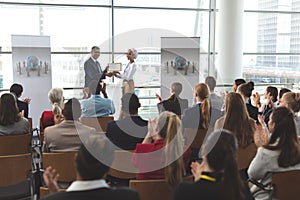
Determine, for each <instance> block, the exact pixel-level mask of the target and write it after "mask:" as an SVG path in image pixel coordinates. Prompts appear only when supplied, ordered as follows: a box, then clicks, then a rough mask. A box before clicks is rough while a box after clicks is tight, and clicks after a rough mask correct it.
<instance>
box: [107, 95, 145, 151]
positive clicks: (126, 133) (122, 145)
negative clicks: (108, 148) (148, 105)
mask: <svg viewBox="0 0 300 200" xmlns="http://www.w3.org/2000/svg"><path fill="white" fill-rule="evenodd" d="M121 102H122V108H121V109H122V112H123V113H124V115H125V118H123V119H121V120H117V121H111V122H109V123H108V124H107V128H106V136H107V137H108V138H109V140H110V141H111V142H112V143H114V144H115V145H116V148H117V149H125V150H133V149H135V146H136V144H137V143H141V142H142V141H143V139H144V138H145V136H146V134H147V131H148V126H147V125H148V121H146V120H143V119H142V118H141V117H140V116H138V108H139V107H140V106H141V104H140V102H139V99H138V97H137V96H136V95H135V94H133V93H126V94H124V95H123V97H122V99H121Z"/></svg>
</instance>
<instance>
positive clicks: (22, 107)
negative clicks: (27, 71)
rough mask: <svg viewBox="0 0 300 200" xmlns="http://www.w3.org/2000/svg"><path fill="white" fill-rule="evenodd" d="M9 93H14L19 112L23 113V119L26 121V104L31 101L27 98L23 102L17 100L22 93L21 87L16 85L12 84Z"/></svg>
mask: <svg viewBox="0 0 300 200" xmlns="http://www.w3.org/2000/svg"><path fill="white" fill-rule="evenodd" d="M9 92H11V93H14V94H15V95H16V99H17V105H18V108H19V112H22V111H23V112H24V117H25V118H27V119H28V110H29V109H28V104H29V103H30V101H31V99H30V98H28V97H27V98H25V99H24V100H23V101H20V100H19V98H20V97H21V96H22V93H23V86H22V85H20V84H18V83H14V84H12V86H11V87H10V89H9Z"/></svg>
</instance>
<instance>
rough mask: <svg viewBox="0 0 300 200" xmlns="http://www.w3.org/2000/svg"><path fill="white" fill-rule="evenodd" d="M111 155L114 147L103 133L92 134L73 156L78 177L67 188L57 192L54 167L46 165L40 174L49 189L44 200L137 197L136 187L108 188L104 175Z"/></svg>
mask: <svg viewBox="0 0 300 200" xmlns="http://www.w3.org/2000/svg"><path fill="white" fill-rule="evenodd" d="M113 159H114V148H113V145H112V144H111V143H110V142H109V140H108V139H107V138H106V137H105V136H103V135H91V136H89V137H88V138H87V139H86V140H84V141H83V144H82V145H81V146H80V149H79V151H78V153H77V155H76V156H75V159H74V160H75V162H76V165H75V166H76V173H77V178H76V181H74V182H73V183H72V184H71V185H70V187H68V189H67V191H66V192H58V189H59V188H58V186H57V182H56V180H57V178H58V175H57V174H56V173H55V169H52V168H51V167H47V168H46V170H45V172H44V174H43V178H44V181H45V183H46V185H47V186H48V188H49V190H50V192H52V193H54V194H52V195H48V196H46V197H44V198H42V199H43V200H54V199H55V200H66V199H72V200H87V199H88V200H96V199H102V200H119V199H123V200H138V199H139V195H138V193H137V192H136V191H133V190H131V189H129V188H111V187H109V185H108V184H107V183H106V182H105V180H104V178H105V176H106V174H107V172H108V170H109V166H111V164H112V161H113Z"/></svg>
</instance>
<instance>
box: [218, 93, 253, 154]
mask: <svg viewBox="0 0 300 200" xmlns="http://www.w3.org/2000/svg"><path fill="white" fill-rule="evenodd" d="M221 128H224V129H227V130H230V131H231V132H233V133H234V135H235V136H236V138H237V141H238V145H239V147H240V148H246V147H247V146H248V145H250V144H252V143H253V135H254V132H255V130H256V124H255V121H254V120H253V119H251V118H250V117H249V114H248V112H247V108H246V105H245V102H244V100H243V98H242V96H241V95H240V94H238V93H235V92H231V93H229V94H227V96H226V101H225V115H224V116H223V117H221V118H220V119H218V120H217V121H216V124H215V130H217V129H221Z"/></svg>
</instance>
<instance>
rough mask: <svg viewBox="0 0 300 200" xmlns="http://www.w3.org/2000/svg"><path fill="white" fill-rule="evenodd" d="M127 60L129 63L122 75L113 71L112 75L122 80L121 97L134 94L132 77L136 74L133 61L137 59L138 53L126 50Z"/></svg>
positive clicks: (134, 50)
mask: <svg viewBox="0 0 300 200" xmlns="http://www.w3.org/2000/svg"><path fill="white" fill-rule="evenodd" d="M126 56H127V59H128V60H129V63H128V64H127V66H126V67H125V69H124V72H123V74H120V72H118V71H114V72H113V75H115V76H116V77H118V78H120V79H123V83H122V95H124V94H126V93H134V81H133V76H134V74H135V72H136V68H137V65H136V62H135V61H134V59H136V58H137V56H138V51H137V50H136V49H135V48H131V49H128V51H127V54H126Z"/></svg>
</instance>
